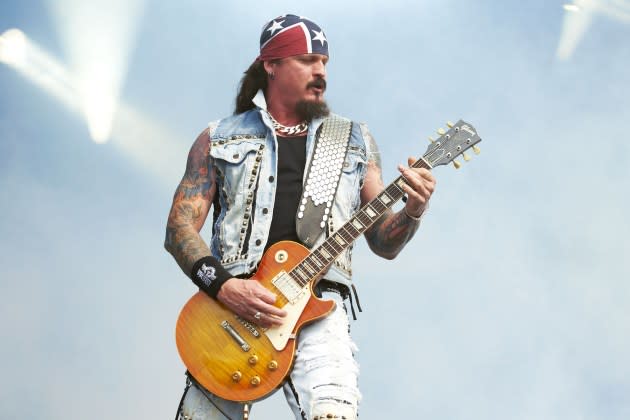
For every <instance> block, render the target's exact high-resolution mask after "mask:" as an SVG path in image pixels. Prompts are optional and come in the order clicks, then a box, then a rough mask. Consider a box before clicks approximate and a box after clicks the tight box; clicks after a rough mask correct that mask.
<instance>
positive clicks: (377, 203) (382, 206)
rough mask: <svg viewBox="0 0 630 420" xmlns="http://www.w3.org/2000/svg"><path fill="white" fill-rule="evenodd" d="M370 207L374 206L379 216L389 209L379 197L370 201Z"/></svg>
mask: <svg viewBox="0 0 630 420" xmlns="http://www.w3.org/2000/svg"><path fill="white" fill-rule="evenodd" d="M370 207H371V208H373V209H374V211H376V213H377V214H378V215H379V216H380V215H381V214H383V213H384V212H385V210H387V206H386V205H385V204H383V203H382V202H381V201H380V200H379V199H378V197H376V198H375V199H374V200H372V201H371V202H370Z"/></svg>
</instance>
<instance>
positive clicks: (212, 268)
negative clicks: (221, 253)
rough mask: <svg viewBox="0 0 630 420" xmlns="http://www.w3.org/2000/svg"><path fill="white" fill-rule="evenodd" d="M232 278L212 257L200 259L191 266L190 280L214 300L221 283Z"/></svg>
mask: <svg viewBox="0 0 630 420" xmlns="http://www.w3.org/2000/svg"><path fill="white" fill-rule="evenodd" d="M232 277H233V276H232V275H231V274H230V273H229V271H227V270H226V269H225V268H223V266H222V265H221V263H220V262H219V260H217V259H216V258H214V257H212V256H210V255H209V256H207V257H202V258H200V259H199V260H198V261H197V262H196V263H195V264H193V268H192V271H191V272H190V278H191V280H192V281H193V283H195V284H196V285H197V286H198V287H199V288H200V289H201V290H203V291H204V292H205V293H206V294H207V295H208V296H210V297H212V298H215V299H216V297H217V294H218V293H219V289H221V286H223V283H225V282H226V281H228V280H229V279H231V278H232Z"/></svg>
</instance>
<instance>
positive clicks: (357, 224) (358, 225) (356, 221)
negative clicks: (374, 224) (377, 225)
mask: <svg viewBox="0 0 630 420" xmlns="http://www.w3.org/2000/svg"><path fill="white" fill-rule="evenodd" d="M350 223H351V224H352V226H354V228H355V229H356V230H357V231H359V232H360V231H362V230H363V228H364V227H365V225H364V224H363V223H361V221H360V220H359V219H357V218H356V217H353V218H352V219H351V220H350Z"/></svg>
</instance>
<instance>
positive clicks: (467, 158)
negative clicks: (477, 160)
mask: <svg viewBox="0 0 630 420" xmlns="http://www.w3.org/2000/svg"><path fill="white" fill-rule="evenodd" d="M462 156H463V157H464V160H465V161H466V162H468V161H469V160H470V156H468V155H467V154H466V153H462Z"/></svg>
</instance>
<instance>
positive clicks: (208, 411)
mask: <svg viewBox="0 0 630 420" xmlns="http://www.w3.org/2000/svg"><path fill="white" fill-rule="evenodd" d="M322 296H323V298H324V299H334V300H335V301H336V303H337V306H336V308H335V310H334V311H333V312H332V313H331V314H330V315H328V316H327V317H326V318H324V319H321V320H319V321H316V322H314V323H312V324H310V325H307V326H306V327H304V328H303V329H302V330H301V331H300V335H299V339H298V348H297V351H296V358H295V364H294V366H293V370H292V372H291V375H290V376H289V378H288V379H287V381H285V384H284V386H283V388H284V394H285V396H286V398H287V402H288V403H289V406H290V407H291V410H292V411H293V413H294V415H295V418H296V419H297V420H323V419H331V418H332V419H346V420H355V419H356V418H357V409H358V404H359V400H360V399H361V394H360V392H359V388H358V376H359V366H358V364H357V363H356V361H355V360H354V353H355V352H356V351H357V347H356V345H355V344H354V342H353V341H352V338H351V337H350V328H349V321H348V316H347V314H346V311H345V305H344V302H343V300H342V298H341V296H340V294H339V293H337V292H333V291H324V292H323V293H322ZM226 415H227V416H228V417H226ZM179 418H180V419H186V420H240V419H242V418H243V404H240V403H236V402H233V401H226V400H223V399H221V398H218V397H216V396H214V395H212V394H210V393H208V392H207V391H205V390H200V389H199V388H197V387H196V386H195V385H192V386H191V387H190V388H189V389H188V390H187V392H186V394H185V396H184V400H183V404H182V410H181V412H180V413H179ZM252 418H254V417H252Z"/></svg>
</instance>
